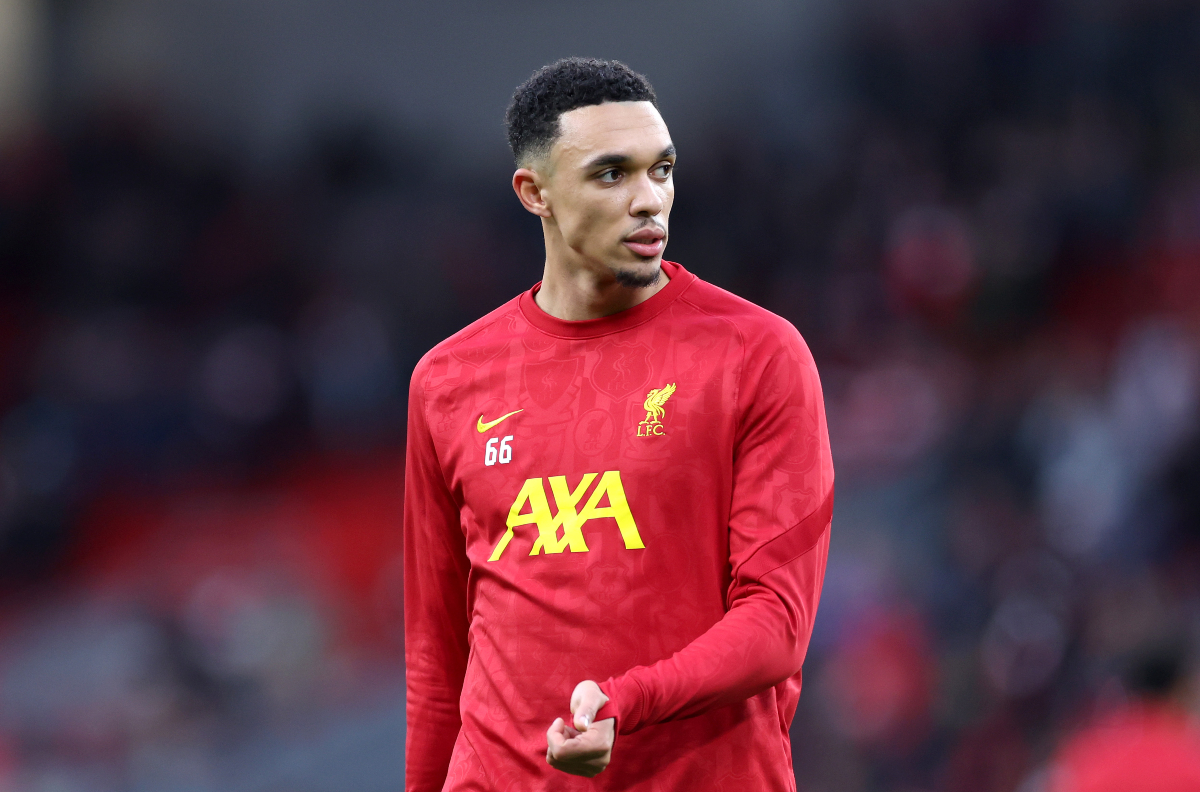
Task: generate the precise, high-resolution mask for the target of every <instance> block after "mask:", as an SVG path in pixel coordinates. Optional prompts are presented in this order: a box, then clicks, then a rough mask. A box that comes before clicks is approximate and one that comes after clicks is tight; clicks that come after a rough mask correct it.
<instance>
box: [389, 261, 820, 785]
mask: <svg viewBox="0 0 1200 792" xmlns="http://www.w3.org/2000/svg"><path fill="white" fill-rule="evenodd" d="M663 271H664V273H665V274H666V275H668V276H669V277H670V282H669V283H668V284H667V285H665V286H664V287H663V288H662V289H661V290H660V291H659V292H658V293H656V294H655V295H654V296H653V297H651V298H650V299H648V300H646V301H645V302H643V303H641V304H639V305H637V306H635V307H633V308H631V309H629V310H627V311H622V312H620V313H618V314H614V315H612V316H607V317H604V318H601V319H595V320H590V321H583V322H566V321H561V320H558V319H555V318H553V317H551V316H549V315H548V314H546V313H545V312H543V311H542V310H541V309H539V308H538V306H537V304H536V302H535V301H534V294H535V293H536V291H537V288H538V287H537V286H535V287H534V288H533V289H532V290H530V291H529V292H526V293H524V294H522V295H520V296H519V297H517V298H516V299H514V300H512V301H510V302H509V303H507V304H506V305H504V306H502V307H500V308H499V309H497V310H496V311H493V312H492V313H491V314H489V315H488V316H485V317H484V318H483V319H480V320H479V321H477V322H475V323H474V324H472V325H471V326H469V327H467V328H466V329H464V330H463V331H461V332H459V333H457V334H456V335H454V336H453V337H451V338H449V339H448V340H446V341H444V342H443V343H441V344H439V345H438V346H437V347H435V348H434V349H433V350H431V351H430V352H429V353H428V354H426V355H425V357H424V358H423V359H422V360H421V362H420V364H419V365H418V366H417V369H416V371H415V372H414V374H413V378H412V386H411V394H410V401H409V439H408V467H407V473H406V482H405V487H406V489H405V519H404V524H405V526H404V531H405V641H406V660H407V675H408V676H407V679H408V745H407V746H406V750H407V759H406V770H407V789H409V790H412V791H413V792H416V791H417V790H420V792H434V791H435V790H440V789H446V790H454V791H455V792H458V791H459V790H476V789H479V790H484V789H486V790H531V789H538V790H584V789H587V790H593V789H621V790H685V789H686V790H688V791H689V792H696V791H697V790H730V791H731V792H732V790H748V789H754V790H794V789H795V781H794V777H793V772H792V767H791V750H790V745H789V742H788V726H789V725H790V722H791V719H792V715H793V713H794V711H795V708H796V702H797V698H798V696H799V694H800V667H801V664H802V663H803V661H804V655H805V652H806V650H807V647H808V641H809V636H810V635H811V632H812V625H813V618H814V616H815V614H816V608H817V601H818V599H819V596H820V590H821V583H822V580H823V577H824V572H825V558H826V554H827V550H828V542H829V524H830V517H831V514H832V509H833V463H832V461H831V458H830V453H829V440H828V434H827V430H826V425H825V412H824V407H823V405H822V400H821V387H820V382H819V380H818V378H817V371H816V367H815V365H814V363H813V360H812V356H811V355H810V353H809V351H808V348H807V346H806V345H805V344H804V341H803V340H802V339H801V338H800V335H799V334H798V333H797V332H796V330H795V328H794V327H792V326H791V325H790V324H789V323H788V322H786V321H784V320H783V319H780V318H779V317H777V316H775V315H773V314H771V313H769V312H768V311H765V310H763V309H761V308H758V307H757V306H754V305H752V304H750V303H748V302H746V301H744V300H742V299H740V298H738V297H735V296H733V295H731V294H729V293H728V292H725V291H723V290H721V289H719V288H717V287H715V286H712V285H710V284H708V283H705V282H704V281H701V280H700V279H698V278H696V277H695V276H694V275H692V274H690V273H688V272H687V271H686V270H685V269H684V268H683V267H681V266H679V265H677V264H673V263H671V262H663ZM502 417H503V420H499V421H497V419H500V418H502ZM585 679H594V680H596V681H600V682H601V687H602V688H603V689H604V691H605V693H606V694H608V695H609V696H610V697H611V699H612V700H611V701H610V703H609V704H608V705H606V706H605V708H604V709H603V710H602V711H601V712H600V714H599V716H598V719H599V718H604V717H615V718H616V719H617V730H618V737H617V740H616V744H615V747H614V749H613V760H612V764H611V765H609V767H608V769H607V770H606V771H605V772H603V773H601V774H600V775H599V776H597V777H596V778H595V779H592V780H587V779H583V778H576V777H573V776H569V775H566V774H564V773H561V772H559V771H556V770H553V769H551V768H550V767H549V766H548V765H547V764H546V760H545V753H546V736H545V732H546V729H547V728H548V727H549V726H550V723H551V721H553V720H554V718H555V717H558V716H564V717H568V719H569V712H568V709H567V708H568V699H569V697H570V695H571V691H572V690H573V689H574V687H575V685H576V684H577V683H578V682H580V681H582V680H585Z"/></svg>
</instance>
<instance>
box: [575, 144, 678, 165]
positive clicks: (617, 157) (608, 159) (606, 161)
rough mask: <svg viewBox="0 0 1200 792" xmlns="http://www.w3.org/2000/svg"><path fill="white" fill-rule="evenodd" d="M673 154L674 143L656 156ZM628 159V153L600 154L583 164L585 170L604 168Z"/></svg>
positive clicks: (663, 157)
mask: <svg viewBox="0 0 1200 792" xmlns="http://www.w3.org/2000/svg"><path fill="white" fill-rule="evenodd" d="M673 156H675V144H674V143H672V144H671V145H669V146H667V147H666V148H665V149H663V150H662V152H660V153H659V155H658V158H659V159H666V158H667V157H673ZM629 159H630V157H629V155H628V154H601V155H600V156H599V157H596V158H595V159H594V160H592V161H591V162H589V163H588V164H587V165H585V166H584V168H585V169H586V170H592V169H593V168H604V167H608V166H609V165H624V164H625V163H626V162H629Z"/></svg>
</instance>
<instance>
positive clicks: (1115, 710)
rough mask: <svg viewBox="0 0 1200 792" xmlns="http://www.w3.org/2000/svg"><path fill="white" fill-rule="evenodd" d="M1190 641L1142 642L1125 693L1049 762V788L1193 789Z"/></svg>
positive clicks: (1198, 754)
mask: <svg viewBox="0 0 1200 792" xmlns="http://www.w3.org/2000/svg"><path fill="white" fill-rule="evenodd" d="M1187 655H1188V651H1187V644H1186V641H1185V640H1181V639H1179V638H1176V639H1174V640H1168V641H1163V642H1161V643H1156V644H1151V645H1149V646H1145V647H1142V649H1141V651H1139V652H1138V653H1137V655H1136V656H1135V657H1134V658H1133V662H1131V663H1130V664H1129V666H1128V667H1127V668H1126V669H1125V680H1124V681H1125V691H1126V693H1127V694H1128V698H1127V699H1126V700H1125V701H1124V702H1122V703H1121V704H1119V705H1117V706H1113V707H1110V708H1108V709H1106V710H1105V711H1104V712H1102V713H1100V714H1099V716H1098V717H1096V718H1095V719H1094V720H1093V721H1092V722H1091V723H1088V724H1086V725H1085V726H1084V727H1083V728H1082V729H1080V730H1079V731H1077V732H1076V733H1075V734H1074V735H1072V736H1071V737H1070V738H1069V739H1068V740H1067V741H1066V742H1065V744H1064V745H1063V746H1062V747H1060V749H1059V750H1058V752H1057V754H1056V756H1055V757H1054V758H1053V759H1052V760H1051V762H1050V774H1049V780H1048V782H1047V784H1046V787H1047V788H1048V789H1049V790H1050V792H1196V790H1200V727H1197V725H1196V719H1195V715H1194V713H1192V712H1190V711H1189V704H1192V703H1193V702H1192V701H1191V700H1192V699H1193V697H1194V695H1195V691H1194V690H1190V689H1189V688H1190V687H1191V686H1192V683H1193V681H1194V680H1193V679H1192V678H1191V676H1192V674H1191V673H1190V672H1189V669H1188V666H1189V663H1188V656H1187Z"/></svg>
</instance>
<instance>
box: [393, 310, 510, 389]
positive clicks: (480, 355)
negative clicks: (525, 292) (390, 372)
mask: <svg viewBox="0 0 1200 792" xmlns="http://www.w3.org/2000/svg"><path fill="white" fill-rule="evenodd" d="M519 299H520V297H514V298H513V299H511V300H509V301H508V302H506V303H505V304H504V305H501V306H500V307H499V308H497V309H496V310H494V311H492V312H491V313H488V314H486V315H484V316H482V317H480V318H479V319H476V320H475V321H474V322H471V324H469V325H467V326H466V327H464V328H463V329H462V330H459V331H458V332H457V333H455V334H454V335H452V336H450V337H449V338H447V339H446V340H444V341H442V342H440V343H438V344H437V345H435V346H434V347H433V348H432V349H430V350H429V351H428V352H426V353H425V354H424V355H422V356H421V359H420V360H419V361H418V362H417V365H416V367H415V368H414V369H413V373H412V380H411V383H410V390H411V392H413V393H418V392H420V391H423V390H424V389H425V387H426V386H427V383H428V382H429V380H430V378H431V377H435V376H436V375H437V373H438V372H439V370H444V369H445V368H446V366H447V364H448V363H449V362H450V360H452V359H457V360H459V361H461V362H463V363H466V364H468V365H470V364H471V363H472V362H473V361H476V360H480V359H487V358H490V357H491V356H492V353H493V352H494V350H495V349H496V348H497V347H498V346H500V345H503V344H507V343H508V341H509V340H510V339H511V338H512V336H513V334H514V333H515V332H518V330H519V328H518V324H520V323H521V322H523V321H524V320H523V319H521V311H520V309H519V307H518V300H519Z"/></svg>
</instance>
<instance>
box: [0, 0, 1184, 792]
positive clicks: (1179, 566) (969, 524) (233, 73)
mask: <svg viewBox="0 0 1200 792" xmlns="http://www.w3.org/2000/svg"><path fill="white" fill-rule="evenodd" d="M574 54H583V55H596V56H600V57H617V58H621V59H623V60H625V61H626V62H628V63H629V64H630V65H632V66H633V67H634V68H636V69H639V70H641V71H644V72H645V73H646V74H647V75H648V76H649V77H650V79H651V80H652V81H653V82H654V84H655V86H656V88H657V89H658V91H659V94H660V96H661V99H662V107H663V112H664V116H665V117H666V120H667V122H668V124H669V125H670V127H671V130H672V132H673V134H674V136H675V139H676V142H677V144H678V146H679V149H680V167H679V171H678V174H677V177H676V178H677V187H678V199H677V204H676V207H675V210H674V214H673V226H672V232H673V233H672V241H671V245H670V249H669V251H668V258H671V259H673V260H677V261H680V262H682V263H683V264H684V265H685V266H687V267H688V268H690V269H691V270H693V271H694V272H696V273H698V274H699V275H701V276H702V277H705V278H707V279H709V280H711V281H714V282H715V283H717V284H719V285H722V286H725V287H727V288H729V289H731V290H733V291H734V292H736V293H738V294H741V295H743V296H745V297H747V298H749V299H751V300H754V301H756V302H758V303H760V304H762V305H765V306H767V307H768V308H770V309H772V310H774V311H776V312H777V313H780V314H782V315H783V316H785V317H787V318H788V319H790V320H791V321H792V322H794V323H795V324H796V325H797V327H799V328H800V330H801V332H802V333H803V334H804V335H805V337H806V338H807V340H808V342H809V344H810V345H811V347H812V349H813V352H814V354H815V356H816V359H817V361H818V364H819V365H820V367H821V372H822V375H823V381H824V385H825V388H826V400H827V401H826V403H827V409H828V414H829V423H830V431H831V435H832V440H833V449H834V459H835V463H836V466H837V471H838V503H837V511H836V516H835V520H834V531H835V534H834V540H833V545H832V551H831V560H830V565H829V572H828V578H827V580H826V585H825V593H824V597H823V601H822V604H821V612H820V616H819V619H818V624H817V630H816V634H815V636H814V640H813V645H812V649H811V651H810V654H809V660H808V663H807V665H806V692H805V695H804V696H803V698H802V701H801V705H800V711H799V713H798V715H797V719H796V724H795V727H794V730H793V738H794V739H793V743H794V754H795V763H796V772H797V777H798V779H799V782H800V788H801V789H802V790H809V792H875V791H876V790H879V791H888V792H891V791H892V790H896V791H898V792H934V791H935V790H938V791H944V792H968V791H969V792H1041V791H1042V790H1045V789H1046V788H1047V779H1048V778H1049V777H1050V772H1049V768H1051V767H1052V766H1053V757H1055V755H1056V752H1059V751H1061V750H1062V747H1063V745H1064V744H1065V742H1066V741H1067V740H1068V739H1069V738H1070V735H1071V734H1073V733H1074V732H1075V731H1076V730H1077V729H1079V728H1081V727H1083V726H1084V725H1085V724H1087V723H1088V722H1089V721H1090V720H1091V719H1093V718H1096V717H1100V716H1103V715H1104V714H1105V713H1112V712H1117V711H1120V710H1121V708H1122V707H1127V706H1129V702H1130V701H1131V698H1132V697H1133V696H1134V695H1135V693H1136V690H1137V689H1138V688H1139V686H1140V687H1141V688H1146V689H1151V688H1155V687H1157V688H1158V689H1163V688H1166V687H1170V684H1169V681H1170V680H1169V678H1170V677H1171V676H1173V675H1174V676H1177V677H1179V681H1180V684H1179V685H1177V686H1175V687H1174V688H1173V691H1174V696H1175V698H1174V701H1175V702H1176V706H1178V707H1179V708H1180V711H1183V710H1184V709H1186V707H1187V706H1189V704H1190V705H1191V706H1192V709H1193V712H1195V711H1196V707H1195V704H1196V700H1195V697H1194V695H1193V698H1192V699H1191V700H1189V699H1188V691H1189V690H1190V691H1192V693H1193V694H1194V693H1195V691H1196V689H1197V686H1196V685H1195V684H1194V682H1195V680H1196V674H1195V664H1194V663H1191V662H1189V661H1188V660H1187V657H1188V652H1187V651H1186V649H1187V648H1188V647H1194V644H1195V640H1196V638H1197V634H1198V627H1200V441H1198V436H1197V432H1196V429H1197V418H1198V416H1200V413H1198V404H1200V5H1197V4H1196V3H1193V2H1184V1H1183V0H848V1H845V2H835V0H794V2H791V3H787V2H782V1H781V0H745V1H744V2H742V3H737V4H724V3H718V2H716V1H715V0H693V2H690V3H681V2H670V1H669V0H649V2H642V3H632V2H602V3H594V4H587V5H584V4H580V5H579V6H578V7H572V6H569V5H564V4H561V3H551V2H547V1H546V0H520V1H519V2H513V3H508V4H503V6H502V5H501V4H490V3H484V2H479V1H478V0H455V1H454V2H444V3H440V4H438V3H427V4H416V3H407V2H392V3H385V2H382V0H344V2H341V3H330V2H322V1H321V0H289V2H282V0H252V1H251V2H232V1H231V0H157V2H151V0H115V1H110V2H99V0H0V790H3V791H4V792H10V791H14V790H22V791H24V790H36V791H37V792H43V791H44V792H74V791H75V790H102V791H105V792H107V791H108V790H114V791H115V790H136V791H141V790H147V791H149V790H155V791H157V792H176V791H177V790H178V791H179V792H183V791H184V790H186V791H187V792H207V791H208V790H214V791H215V790H221V791H222V792H232V791H235V790H238V791H240V790H245V791H246V792H252V791H253V792H258V791H260V790H261V792H273V791H276V790H278V791H283V790H288V791H289V792H327V791H328V792H334V791H335V790H355V791H356V792H370V791H371V790H385V789H398V788H399V787H400V783H401V778H402V776H403V741H404V728H405V727H404V716H403V668H402V625H401V618H400V614H401V604H402V603H401V597H400V591H401V588H400V584H401V581H400V578H399V570H400V564H399V561H400V558H399V555H400V538H399V515H400V503H401V498H402V491H401V490H402V470H403V444H404V427H403V419H404V412H405V388H406V383H407V377H408V374H409V372H410V371H411V368H412V366H413V364H414V363H415V362H416V360H417V358H418V357H419V356H420V354H421V353H422V352H424V351H425V350H426V349H428V348H429V347H430V346H431V345H433V344H434V343H436V342H437V341H438V340H440V339H441V338H443V337H445V336H446V335H448V334H450V333H451V332H453V331H454V330H456V329H458V328H459V327H461V326H463V325H465V324H466V323H468V322H469V321H471V320H473V319H474V318H476V317H477V316H479V315H481V314H483V313H485V312H486V311H488V310H490V309H491V308H493V307H495V306H497V305H499V304H500V303H502V302H504V301H505V300H507V299H508V298H510V297H511V296H513V295H514V294H516V293H517V292H518V291H520V290H521V289H524V288H527V287H528V286H529V285H530V284H531V283H533V282H534V281H536V280H537V279H538V277H539V275H540V270H541V247H540V245H541V240H540V233H539V228H538V226H537V223H536V222H535V221H534V220H533V219H532V218H530V217H528V216H526V215H525V214H524V213H523V212H522V211H521V209H520V207H519V206H518V204H517V202H516V200H515V199H514V198H513V197H512V195H511V192H510V190H509V187H508V178H509V174H510V172H511V170H510V169H511V165H510V163H509V160H508V152H507V149H506V148H505V144H504V136H503V130H502V126H501V117H502V114H503V110H504V107H505V104H506V102H507V99H508V96H509V94H510V92H511V90H512V89H513V87H514V86H515V85H516V84H517V83H518V82H520V81H521V80H522V79H524V77H525V76H527V75H528V74H529V72H531V71H532V70H533V69H534V68H536V67H538V66H540V65H541V64H543V63H545V62H548V61H550V60H553V59H554V58H557V57H561V56H563V55H574ZM1155 647H1166V648H1159V649H1155ZM1139 658H1141V660H1139ZM1139 663H1140V665H1139ZM1139 669H1140V670H1139ZM1164 669H1166V670H1164ZM1131 670H1132V672H1133V673H1130V672H1131ZM1139 674H1140V676H1139ZM1156 674H1157V675H1156ZM1139 679H1140V680H1141V682H1140V683H1139V681H1138V680H1139ZM1122 680H1124V681H1122ZM1189 682H1190V683H1192V684H1191V685H1190V687H1189Z"/></svg>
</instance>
